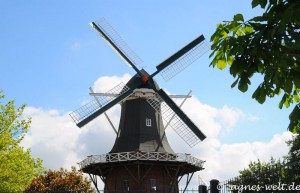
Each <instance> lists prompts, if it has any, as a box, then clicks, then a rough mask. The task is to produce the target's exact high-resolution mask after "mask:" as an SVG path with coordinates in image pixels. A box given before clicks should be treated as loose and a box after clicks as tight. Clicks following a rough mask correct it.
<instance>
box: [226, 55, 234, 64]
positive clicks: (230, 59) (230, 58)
mask: <svg viewBox="0 0 300 193" xmlns="http://www.w3.org/2000/svg"><path fill="white" fill-rule="evenodd" d="M227 63H228V65H230V66H231V65H232V63H233V56H229V57H228V59H227Z"/></svg>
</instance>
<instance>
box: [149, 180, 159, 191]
mask: <svg viewBox="0 0 300 193" xmlns="http://www.w3.org/2000/svg"><path fill="white" fill-rule="evenodd" d="M150 191H151V192H156V191H157V187H156V179H150Z"/></svg>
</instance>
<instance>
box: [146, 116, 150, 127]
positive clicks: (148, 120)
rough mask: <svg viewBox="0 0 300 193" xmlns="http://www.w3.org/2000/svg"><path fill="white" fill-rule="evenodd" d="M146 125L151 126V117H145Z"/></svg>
mask: <svg viewBox="0 0 300 193" xmlns="http://www.w3.org/2000/svg"><path fill="white" fill-rule="evenodd" d="M146 126H147V127H151V119H149V118H146Z"/></svg>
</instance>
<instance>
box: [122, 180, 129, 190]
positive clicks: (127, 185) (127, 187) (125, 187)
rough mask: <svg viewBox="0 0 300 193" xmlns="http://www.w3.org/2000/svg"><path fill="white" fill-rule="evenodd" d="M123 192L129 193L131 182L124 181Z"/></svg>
mask: <svg viewBox="0 0 300 193" xmlns="http://www.w3.org/2000/svg"><path fill="white" fill-rule="evenodd" d="M122 190H123V192H129V182H128V180H123V185H122Z"/></svg>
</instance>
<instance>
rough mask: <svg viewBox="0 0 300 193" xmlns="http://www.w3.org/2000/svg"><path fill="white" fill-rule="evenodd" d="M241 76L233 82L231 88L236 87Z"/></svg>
mask: <svg viewBox="0 0 300 193" xmlns="http://www.w3.org/2000/svg"><path fill="white" fill-rule="evenodd" d="M239 80H240V79H239V78H237V79H236V80H235V81H234V82H233V83H232V84H231V88H233V87H235V86H236V84H237V83H238V82H239Z"/></svg>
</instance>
